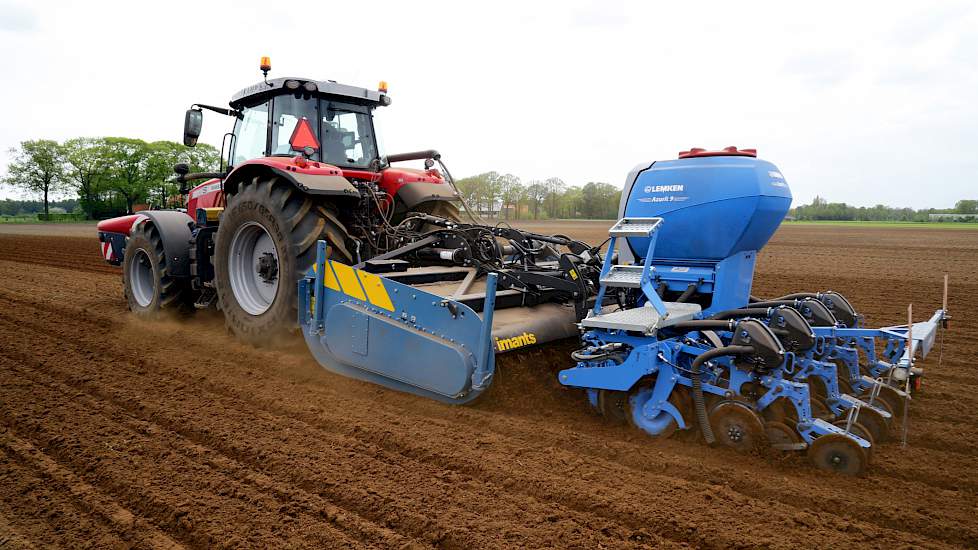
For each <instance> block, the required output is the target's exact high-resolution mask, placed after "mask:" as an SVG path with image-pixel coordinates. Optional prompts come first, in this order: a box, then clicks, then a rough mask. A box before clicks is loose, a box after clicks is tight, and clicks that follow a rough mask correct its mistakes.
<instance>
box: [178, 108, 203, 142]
mask: <svg viewBox="0 0 978 550" xmlns="http://www.w3.org/2000/svg"><path fill="white" fill-rule="evenodd" d="M203 125H204V113H203V112H202V111H200V109H187V116H186V117H184V119H183V144H184V145H186V146H187V147H193V146H195V145H197V138H199V137H200V129H201V127H202V126H203Z"/></svg>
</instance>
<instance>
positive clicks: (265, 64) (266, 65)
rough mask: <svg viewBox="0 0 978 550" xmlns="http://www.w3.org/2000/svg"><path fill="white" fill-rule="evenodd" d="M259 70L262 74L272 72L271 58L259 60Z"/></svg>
mask: <svg viewBox="0 0 978 550" xmlns="http://www.w3.org/2000/svg"><path fill="white" fill-rule="evenodd" d="M260 68H261V70H262V72H264V73H267V72H268V71H270V70H272V58H271V57H262V58H261V66H260Z"/></svg>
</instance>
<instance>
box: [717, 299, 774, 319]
mask: <svg viewBox="0 0 978 550" xmlns="http://www.w3.org/2000/svg"><path fill="white" fill-rule="evenodd" d="M758 303H760V302H758ZM751 305H752V306H753V305H755V304H751ZM769 309H770V308H766V307H745V308H741V309H728V310H726V311H721V312H719V313H714V314H713V315H711V316H710V319H732V318H735V317H758V316H760V317H767V316H768V310H769Z"/></svg>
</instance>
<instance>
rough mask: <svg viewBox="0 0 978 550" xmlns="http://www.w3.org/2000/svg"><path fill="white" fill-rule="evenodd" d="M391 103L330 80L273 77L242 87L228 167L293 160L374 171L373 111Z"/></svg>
mask: <svg viewBox="0 0 978 550" xmlns="http://www.w3.org/2000/svg"><path fill="white" fill-rule="evenodd" d="M388 104H390V98H389V97H387V96H386V95H385V94H382V93H381V92H374V91H372V90H366V89H363V88H355V87H352V86H345V85H341V84H337V83H335V82H330V81H315V80H305V79H300V78H277V79H274V80H271V81H268V82H267V83H266V82H262V83H259V84H257V85H255V86H251V87H249V88H245V89H244V90H242V91H240V92H238V93H237V94H236V95H235V96H234V98H232V100H231V108H232V109H233V110H234V111H236V112H235V117H236V120H235V123H234V131H233V136H234V138H233V139H232V144H231V148H230V150H231V153H230V161H229V164H230V165H232V166H235V165H239V164H241V163H242V162H244V161H247V160H251V159H255V158H260V157H278V156H282V157H294V156H296V155H304V156H305V157H306V158H307V159H309V160H313V161H319V162H323V163H326V164H330V165H333V166H336V167H339V168H347V169H361V170H364V169H372V168H373V169H375V168H376V167H377V166H379V162H378V161H379V159H380V157H381V151H380V148H379V146H378V142H377V135H376V132H375V130H374V123H373V110H374V109H375V108H376V107H377V106H379V105H388Z"/></svg>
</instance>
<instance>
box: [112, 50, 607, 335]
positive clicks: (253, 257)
mask: <svg viewBox="0 0 978 550" xmlns="http://www.w3.org/2000/svg"><path fill="white" fill-rule="evenodd" d="M262 61H263V63H262V70H263V72H265V74H266V79H265V80H264V81H262V82H259V83H257V84H255V85H253V86H249V87H247V88H245V89H243V90H241V91H240V92H238V93H237V94H235V95H234V97H232V98H231V101H230V103H229V107H227V108H225V107H214V106H210V105H202V104H197V105H193V106H192V107H191V108H190V109H189V110H188V111H187V113H186V118H185V125H184V143H185V144H186V145H188V146H194V145H196V143H197V139H198V137H199V135H200V132H201V125H202V121H203V111H204V110H208V111H212V112H216V113H220V114H222V115H225V116H229V117H232V118H233V119H234V129H233V131H232V132H230V133H229V134H227V135H226V136H225V139H224V144H223V147H222V169H221V170H220V171H219V172H215V173H189V169H188V167H187V165H185V164H178V165H177V166H176V167H175V168H174V169H175V172H176V173H177V176H176V180H177V181H178V182H180V184H181V192H182V193H184V194H187V195H188V196H187V202H186V209H185V210H184V209H177V210H157V211H145V212H140V213H137V214H133V215H129V216H123V217H119V218H114V219H111V220H106V221H103V222H101V223H99V225H98V232H99V240H100V241H101V243H102V252H103V254H104V256H105V259H106V260H107V261H109V262H110V263H113V264H116V265H120V264H121V265H122V266H123V279H124V287H125V295H126V298H127V300H128V303H129V307H130V309H131V310H132V311H133V312H135V313H136V314H138V315H141V316H153V315H155V314H158V313H159V312H160V311H161V310H166V309H173V308H177V307H186V306H189V305H194V306H196V307H197V308H205V307H210V306H212V305H216V306H217V307H219V308H220V310H222V311H223V313H224V316H225V319H226V321H227V326H228V327H229V329H230V330H231V331H232V332H233V333H234V334H235V335H236V336H238V337H240V338H242V339H244V340H247V341H251V342H261V341H263V340H266V339H267V338H269V337H271V336H274V335H276V334H278V333H281V332H282V331H284V330H288V329H290V328H291V327H294V326H295V324H296V318H297V315H296V313H297V312H296V301H297V298H296V296H297V293H296V282H297V281H298V280H299V279H300V278H302V277H303V275H304V274H305V273H306V271H307V269H309V267H310V266H311V265H312V264H313V261H314V259H315V255H316V242H317V241H318V240H325V241H326V244H327V250H328V255H329V258H330V259H332V260H334V261H340V262H343V263H345V264H349V265H356V266H358V268H363V269H368V270H374V271H379V272H383V271H385V270H386V271H397V270H401V269H406V266H410V267H418V266H443V267H444V266H456V267H459V268H462V267H467V268H470V270H472V271H473V272H474V274H473V277H479V276H484V275H485V274H486V273H488V272H497V273H500V274H501V278H500V280H501V281H502V287H503V288H506V289H509V290H510V291H512V292H514V293H515V294H516V295H517V297H516V298H517V299H510V302H512V303H511V305H512V306H517V305H518V306H533V305H536V304H540V303H545V302H551V303H552V302H556V303H563V304H565V305H566V304H568V303H573V304H574V305H575V307H574V308H573V310H574V311H575V313H576V315H572V316H571V317H572V318H569V320H565V321H561V323H560V324H561V326H562V327H563V328H561V330H560V331H558V332H560V334H561V335H569V334H572V333H573V332H574V330H573V322H574V321H575V319H574V318H573V317H579V316H580V315H582V314H583V312H584V311H585V310H586V308H587V307H588V305H587V304H586V301H587V299H588V297H591V296H593V295H594V294H595V292H594V288H595V287H594V281H595V280H596V276H597V269H598V268H599V267H600V261H599V260H598V255H597V254H595V253H594V252H596V251H594V250H593V249H592V248H591V247H589V246H588V245H586V244H584V243H580V242H577V241H573V240H571V239H567V238H564V237H549V236H543V235H535V234H530V233H526V232H521V231H516V230H513V229H509V228H500V227H490V226H485V225H479V224H478V223H476V222H475V220H474V218H473V219H472V222H473V223H471V224H464V223H462V221H461V217H460V207H461V206H463V203H462V201H461V199H460V197H459V195H458V193H457V191H456V189H455V186H454V183H453V182H452V180H451V176H450V175H449V173H448V171H447V170H446V169H445V167H444V165H443V164H442V163H441V159H440V155H439V154H438V152H436V151H433V150H428V151H419V152H414V153H405V154H384V152H383V151H382V150H381V149H380V145H379V143H378V140H377V135H376V130H375V127H374V117H373V115H374V110H375V109H377V108H378V107H384V106H387V105H390V103H391V100H390V97H389V96H388V95H387V90H386V84H385V83H383V82H382V83H381V85H380V86H379V88H378V90H368V89H364V88H358V87H354V86H348V85H345V84H339V83H337V82H334V81H331V80H310V79H305V78H276V79H273V80H268V79H267V72H268V69H269V68H270V67H269V66H268V64H267V63H266V61H267V60H266V59H263V60H262ZM224 159H226V164H227V166H226V167H225V166H224V163H225V160H224ZM408 160H423V161H424V165H425V169H413V168H405V167H397V166H396V164H397V163H400V162H403V161H408ZM436 164H437V165H438V166H439V167H440V168H441V169H440V170H439V169H437V168H435V166H436ZM194 180H206V181H204V182H203V183H201V184H199V185H197V186H196V187H193V188H192V189H191V188H188V182H190V181H194ZM469 217H472V216H471V215H470V216H469ZM507 241H508V244H506V242H507ZM558 247H566V248H567V249H568V252H566V253H559V252H558V251H557V248H558ZM368 262H370V263H369V265H367V263H368ZM577 270H580V273H581V274H584V275H586V276H585V277H579V276H578V271H577ZM592 272H593V273H592ZM445 273H447V272H445ZM589 274H590V275H593V276H588V275H589ZM456 276H458V275H451V274H442V275H439V276H438V277H441V278H442V279H443V278H444V277H448V278H451V277H456ZM469 283H471V281H469ZM503 296H505V293H504V294H503ZM473 300H474V302H473V303H475V302H478V298H477V297H476V298H473ZM501 304H502V306H500V305H498V304H497V306H496V307H507V306H506V305H505V304H506V301H505V300H503V301H502V302H501ZM541 315H543V314H541ZM568 326H569V327H570V328H568ZM516 328H519V327H518V326H517V327H516ZM516 334H519V332H516Z"/></svg>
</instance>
